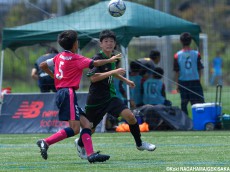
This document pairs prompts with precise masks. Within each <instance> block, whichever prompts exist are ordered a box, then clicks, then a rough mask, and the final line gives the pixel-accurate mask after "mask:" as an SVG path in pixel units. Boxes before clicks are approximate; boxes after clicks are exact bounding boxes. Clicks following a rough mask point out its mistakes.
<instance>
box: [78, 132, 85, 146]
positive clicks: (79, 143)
mask: <svg viewBox="0 0 230 172" xmlns="http://www.w3.org/2000/svg"><path fill="white" fill-rule="evenodd" d="M78 145H79V146H80V147H84V144H83V142H82V132H81V133H80V138H79V140H78Z"/></svg>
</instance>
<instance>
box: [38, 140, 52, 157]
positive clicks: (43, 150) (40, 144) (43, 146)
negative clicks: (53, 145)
mask: <svg viewBox="0 0 230 172" xmlns="http://www.w3.org/2000/svg"><path fill="white" fill-rule="evenodd" d="M37 145H38V147H39V148H40V152H41V156H42V158H43V159H45V160H47V158H48V154H47V150H48V148H49V146H48V144H47V143H46V142H45V141H44V140H38V141H37Z"/></svg>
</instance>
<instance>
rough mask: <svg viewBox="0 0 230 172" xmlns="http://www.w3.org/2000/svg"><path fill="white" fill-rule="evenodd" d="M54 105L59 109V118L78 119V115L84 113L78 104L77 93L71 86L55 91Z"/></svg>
mask: <svg viewBox="0 0 230 172" xmlns="http://www.w3.org/2000/svg"><path fill="white" fill-rule="evenodd" d="M56 105H57V107H58V109H59V114H58V115H59V120H60V121H69V120H78V121H79V120H80V115H81V114H85V113H84V111H83V110H82V108H80V107H79V106H78V103H77V94H76V93H75V90H74V89H72V88H62V89H59V90H58V91H57V96H56Z"/></svg>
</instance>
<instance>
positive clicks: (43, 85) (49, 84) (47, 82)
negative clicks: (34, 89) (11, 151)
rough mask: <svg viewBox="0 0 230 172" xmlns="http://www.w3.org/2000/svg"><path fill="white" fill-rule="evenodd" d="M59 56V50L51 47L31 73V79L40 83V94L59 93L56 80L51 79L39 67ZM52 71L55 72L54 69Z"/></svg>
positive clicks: (37, 61)
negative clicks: (55, 84) (55, 83)
mask: <svg viewBox="0 0 230 172" xmlns="http://www.w3.org/2000/svg"><path fill="white" fill-rule="evenodd" d="M57 54H58V50H57V49H56V48H53V47H49V48H48V50H47V52H46V54H44V55H42V56H40V57H39V58H38V59H37V60H36V62H35V64H34V67H33V68H32V71H31V77H32V78H33V79H34V80H37V81H38V86H39V88H40V92H41V93H45V92H50V91H52V92H57V90H56V88H55V86H54V79H53V78H51V77H50V76H49V75H48V74H47V73H45V72H44V71H43V70H42V69H40V68H39V65H40V64H41V63H42V62H44V61H46V60H48V59H51V58H53V57H54V56H56V55H57ZM50 69H51V70H52V71H53V70H54V69H53V67H51V68H50Z"/></svg>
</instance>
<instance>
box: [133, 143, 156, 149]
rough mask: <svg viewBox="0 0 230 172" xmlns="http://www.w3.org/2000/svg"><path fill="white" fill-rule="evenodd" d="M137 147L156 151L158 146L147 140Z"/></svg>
mask: <svg viewBox="0 0 230 172" xmlns="http://www.w3.org/2000/svg"><path fill="white" fill-rule="evenodd" d="M137 149H138V150H140V151H143V150H147V151H154V150H155V149H156V146H155V145H153V144H150V143H147V142H142V145H141V146H137Z"/></svg>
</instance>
